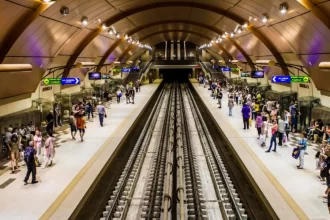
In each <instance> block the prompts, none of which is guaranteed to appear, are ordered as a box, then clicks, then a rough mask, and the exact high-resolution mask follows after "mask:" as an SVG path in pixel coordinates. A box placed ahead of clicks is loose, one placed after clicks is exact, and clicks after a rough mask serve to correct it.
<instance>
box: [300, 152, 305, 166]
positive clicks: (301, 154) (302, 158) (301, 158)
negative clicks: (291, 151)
mask: <svg viewBox="0 0 330 220" xmlns="http://www.w3.org/2000/svg"><path fill="white" fill-rule="evenodd" d="M304 157H305V150H300V154H299V167H300V168H304V161H305V159H304Z"/></svg>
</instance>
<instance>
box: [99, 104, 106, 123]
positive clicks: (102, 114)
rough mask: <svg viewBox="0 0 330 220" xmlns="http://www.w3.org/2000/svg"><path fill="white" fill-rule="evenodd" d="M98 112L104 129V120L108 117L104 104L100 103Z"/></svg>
mask: <svg viewBox="0 0 330 220" xmlns="http://www.w3.org/2000/svg"><path fill="white" fill-rule="evenodd" d="M97 112H98V113H99V119H100V125H101V127H103V119H104V117H107V113H106V112H105V107H104V106H103V104H102V102H99V105H98V106H97Z"/></svg>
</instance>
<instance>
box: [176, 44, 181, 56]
mask: <svg viewBox="0 0 330 220" xmlns="http://www.w3.org/2000/svg"><path fill="white" fill-rule="evenodd" d="M177 45H178V53H177V56H178V60H181V50H180V49H181V48H180V41H178V44H177Z"/></svg>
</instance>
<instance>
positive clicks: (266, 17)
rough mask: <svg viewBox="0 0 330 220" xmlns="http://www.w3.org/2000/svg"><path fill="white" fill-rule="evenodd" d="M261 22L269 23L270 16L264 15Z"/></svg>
mask: <svg viewBox="0 0 330 220" xmlns="http://www.w3.org/2000/svg"><path fill="white" fill-rule="evenodd" d="M261 21H262V23H267V21H268V16H267V14H263V15H262V18H261Z"/></svg>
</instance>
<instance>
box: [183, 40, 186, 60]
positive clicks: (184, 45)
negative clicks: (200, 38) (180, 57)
mask: <svg viewBox="0 0 330 220" xmlns="http://www.w3.org/2000/svg"><path fill="white" fill-rule="evenodd" d="M183 50H184V59H185V60H186V59H187V50H186V41H183Z"/></svg>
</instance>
